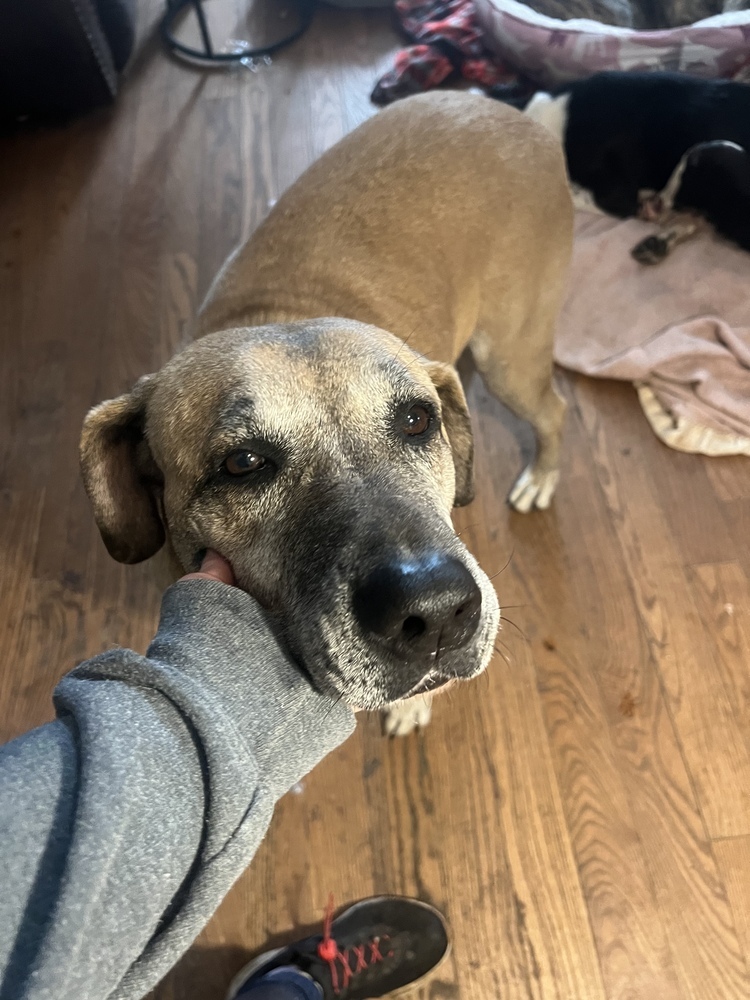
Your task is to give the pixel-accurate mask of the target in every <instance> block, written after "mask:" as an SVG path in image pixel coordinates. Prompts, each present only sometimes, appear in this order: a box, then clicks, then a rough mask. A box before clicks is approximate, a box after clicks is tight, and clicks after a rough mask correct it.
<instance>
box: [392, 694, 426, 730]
mask: <svg viewBox="0 0 750 1000" xmlns="http://www.w3.org/2000/svg"><path fill="white" fill-rule="evenodd" d="M431 717H432V698H426V697H424V696H423V695H416V696H415V697H414V698H409V699H408V701H397V702H395V704H393V705H391V706H390V708H388V709H387V710H386V711H385V713H384V714H383V732H384V733H385V735H386V736H408V735H409V733H411V732H413V731H414V730H415V729H423V728H424V727H425V726H426V725H427V724H428V722H429V721H430V718H431Z"/></svg>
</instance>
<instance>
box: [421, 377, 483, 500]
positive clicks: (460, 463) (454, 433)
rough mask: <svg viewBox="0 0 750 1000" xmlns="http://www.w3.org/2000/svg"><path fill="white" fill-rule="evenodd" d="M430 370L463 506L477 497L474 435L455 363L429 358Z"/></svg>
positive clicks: (459, 498) (457, 496)
mask: <svg viewBox="0 0 750 1000" xmlns="http://www.w3.org/2000/svg"><path fill="white" fill-rule="evenodd" d="M427 371H428V372H429V375H430V378H431V379H432V381H433V384H434V386H435V388H436V389H437V392H438V396H439V397H440V406H441V408H442V411H443V426H444V427H445V431H446V433H447V435H448V441H449V442H450V446H451V451H452V452H453V466H454V468H455V470H456V497H455V499H454V501H453V505H454V507H464V506H466V504H467V503H471V501H472V500H473V499H474V435H473V434H472V430H471V417H470V416H469V407H468V405H467V403H466V396H465V395H464V390H463V386H462V385H461V380H460V379H459V377H458V372H457V371H456V369H455V368H454V367H453V366H452V365H445V364H443V363H442V362H440V361H428V362H427Z"/></svg>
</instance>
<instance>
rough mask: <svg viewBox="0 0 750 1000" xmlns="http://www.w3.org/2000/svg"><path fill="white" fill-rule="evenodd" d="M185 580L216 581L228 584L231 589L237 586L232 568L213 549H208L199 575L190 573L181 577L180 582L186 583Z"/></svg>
mask: <svg viewBox="0 0 750 1000" xmlns="http://www.w3.org/2000/svg"><path fill="white" fill-rule="evenodd" d="M185 580H216V581H217V582H218V583H226V584H228V585H229V586H230V587H233V586H235V579H234V573H233V572H232V567H231V566H230V565H229V563H228V562H227V561H226V559H225V558H224V556H220V555H219V553H218V552H214V550H213V549H206V554H205V555H204V557H203V562H202V563H201V568H200V569H199V570H198V572H197V573H188V574H186V575H185V576H182V577H180V579H179V581H178V582H179V583H184V582H185Z"/></svg>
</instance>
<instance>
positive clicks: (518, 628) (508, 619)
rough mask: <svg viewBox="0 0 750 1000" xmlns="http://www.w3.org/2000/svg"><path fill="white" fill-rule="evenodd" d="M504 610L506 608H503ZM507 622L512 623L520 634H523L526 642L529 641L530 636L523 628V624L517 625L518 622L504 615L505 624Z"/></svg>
mask: <svg viewBox="0 0 750 1000" xmlns="http://www.w3.org/2000/svg"><path fill="white" fill-rule="evenodd" d="M503 610H505V609H503ZM505 622H507V623H508V624H509V625H512V626H513V628H514V629H515V630H516V631H517V632H518V634H519V635H521V636H522V637H523V639H524V640H525V641H526V642H528V641H529V637H528V636H527V635H526V633H525V632H524V630H523V629H522V628H521V626H520V625H516V623H515V622H514V621H512V620H511V619H510V618H506V617H505V615H503V624H505Z"/></svg>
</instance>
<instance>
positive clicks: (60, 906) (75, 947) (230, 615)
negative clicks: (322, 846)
mask: <svg viewBox="0 0 750 1000" xmlns="http://www.w3.org/2000/svg"><path fill="white" fill-rule="evenodd" d="M55 707H56V710H57V719H56V721H54V722H51V723H49V724H48V725H46V726H42V727H41V728H40V729H36V730H34V731H32V732H30V733H27V734H26V735H25V736H22V737H20V738H19V739H17V740H14V741H13V742H12V743H8V744H6V745H5V746H4V747H2V748H0V1000H105V998H109V1000H136V998H140V997H142V996H143V995H144V994H145V993H147V992H148V990H150V989H151V988H152V987H153V986H154V985H155V984H156V983H157V982H158V981H159V979H161V978H162V976H164V974H165V973H166V972H167V971H168V969H169V968H170V967H171V966H172V965H173V964H174V963H175V962H176V961H177V959H178V958H179V957H180V955H182V953H183V952H184V951H185V950H186V949H187V947H188V946H189V945H190V943H191V942H192V941H193V940H194V938H195V937H196V936H197V934H198V933H199V931H200V930H201V928H202V927H203V925H204V924H205V923H206V921H207V920H208V919H209V917H210V916H211V914H212V913H213V912H214V910H215V909H216V907H217V906H218V904H219V903H220V902H221V900H222V898H223V897H224V895H225V894H226V893H227V891H228V890H229V888H230V887H231V885H232V884H233V882H234V881H235V880H236V879H237V877H238V876H239V875H240V874H241V873H242V871H243V870H244V869H245V868H246V866H247V865H248V863H249V862H250V861H251V859H252V857H253V855H254V853H255V851H256V850H257V848H258V845H259V844H260V842H261V840H262V838H263V836H264V834H265V832H266V829H267V827H268V824H269V821H270V819H271V814H272V812H273V808H274V804H275V803H276V801H277V800H278V799H279V798H280V797H281V796H282V795H283V794H284V792H285V791H287V789H288V788H289V787H290V786H291V785H293V784H294V783H295V782H296V781H298V780H299V779H300V778H301V777H302V776H303V775H304V774H306V773H307V772H308V771H309V770H310V769H311V768H312V767H314V766H315V764H316V763H318V761H320V760H321V759H322V758H323V757H324V756H325V755H326V754H327V753H329V752H330V751H331V750H333V749H334V748H335V747H336V746H338V745H339V744H340V743H342V742H343V741H344V740H345V739H346V738H347V737H348V736H349V735H350V733H351V732H352V731H353V729H354V717H353V715H352V713H351V712H350V711H349V709H347V708H346V707H345V706H344V705H342V704H340V703H334V702H333V701H331V700H330V699H329V698H327V697H325V696H323V695H320V694H318V693H316V692H315V691H313V690H312V688H311V687H310V685H309V683H308V682H307V681H306V680H305V679H304V677H303V676H302V674H301V673H300V672H299V671H298V670H297V669H296V668H295V666H294V664H293V663H291V662H290V661H289V659H288V658H287V656H286V655H285V653H284V652H283V650H282V649H281V648H280V647H279V645H278V643H277V641H276V639H275V637H274V635H273V632H272V631H271V629H270V628H269V625H268V624H267V622H266V621H265V619H264V616H263V613H262V611H261V610H260V608H259V607H258V605H257V604H256V602H255V601H254V600H253V599H252V598H251V597H249V596H248V595H247V594H245V593H243V592H242V591H240V590H238V589H236V588H234V587H229V586H226V585H225V584H221V583H216V582H213V581H209V580H193V581H187V582H184V583H177V584H175V585H174V586H173V587H171V588H170V589H169V590H168V591H167V593H166V594H165V596H164V601H163V604H162V614H161V623H160V625H159V631H158V632H157V635H156V637H155V639H154V641H153V642H152V644H151V646H150V647H149V650H148V653H147V655H146V656H145V657H143V656H139V655H138V654H136V653H134V652H132V651H131V650H127V649H115V650H111V651H109V652H107V653H103V654H102V655H101V656H97V657H94V659H92V660H89V661H88V662H86V663H83V664H82V665H81V666H79V667H77V668H76V669H75V670H73V671H72V672H71V673H70V674H68V675H67V676H66V677H64V678H63V680H62V681H61V683H60V684H59V686H58V687H57V690H56V692H55Z"/></svg>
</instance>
